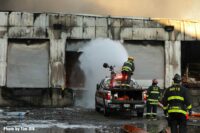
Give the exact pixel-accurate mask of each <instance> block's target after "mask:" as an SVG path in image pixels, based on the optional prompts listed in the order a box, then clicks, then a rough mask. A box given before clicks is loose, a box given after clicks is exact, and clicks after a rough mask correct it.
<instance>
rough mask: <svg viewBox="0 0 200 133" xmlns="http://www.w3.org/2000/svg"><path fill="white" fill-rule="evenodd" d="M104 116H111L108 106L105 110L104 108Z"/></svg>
mask: <svg viewBox="0 0 200 133" xmlns="http://www.w3.org/2000/svg"><path fill="white" fill-rule="evenodd" d="M103 115H104V116H109V115H110V112H109V110H108V109H107V108H106V106H104V108H103Z"/></svg>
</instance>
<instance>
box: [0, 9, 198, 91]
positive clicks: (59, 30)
mask: <svg viewBox="0 0 200 133" xmlns="http://www.w3.org/2000/svg"><path fill="white" fill-rule="evenodd" d="M168 25H170V26H173V27H174V30H173V31H168V32H167V31H166V30H165V26H168ZM99 37H101V38H110V39H114V40H154V41H156V40H159V41H164V42H165V87H168V86H169V85H170V84H171V82H172V80H171V79H172V77H173V75H174V74H175V73H177V72H178V73H180V72H181V70H180V69H181V68H180V55H181V49H180V47H181V46H180V44H181V41H186V40H187V41H194V40H200V22H199V21H196V20H190V21H189V20H170V19H153V18H152V19H151V18H134V17H133V18H131V17H129V18H123V17H110V16H108V17H105V16H89V15H74V14H58V13H48V14H47V13H28V12H0V86H5V85H6V84H5V83H6V66H7V61H6V59H7V46H8V41H9V39H47V40H50V63H49V87H53V88H56V87H63V86H64V80H65V75H64V73H65V72H64V63H65V62H64V61H65V56H64V54H65V52H64V51H65V45H66V40H67V39H94V38H99Z"/></svg>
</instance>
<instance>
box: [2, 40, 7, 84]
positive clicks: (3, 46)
mask: <svg viewBox="0 0 200 133" xmlns="http://www.w3.org/2000/svg"><path fill="white" fill-rule="evenodd" d="M7 47H8V39H2V38H0V86H5V83H6V66H7V63H6V58H7Z"/></svg>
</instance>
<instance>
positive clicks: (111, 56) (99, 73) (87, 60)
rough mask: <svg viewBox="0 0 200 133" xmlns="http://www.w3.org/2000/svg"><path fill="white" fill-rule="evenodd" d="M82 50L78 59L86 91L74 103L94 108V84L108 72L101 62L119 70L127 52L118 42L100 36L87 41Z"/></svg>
mask: <svg viewBox="0 0 200 133" xmlns="http://www.w3.org/2000/svg"><path fill="white" fill-rule="evenodd" d="M82 51H83V54H82V55H81V56H80V58H79V60H80V62H81V68H82V70H83V71H84V73H85V75H86V83H85V88H84V89H85V90H86V91H85V92H86V93H84V95H83V97H82V99H79V100H77V103H76V105H79V106H83V107H87V108H94V104H95V91H96V84H97V83H99V82H100V81H101V80H102V79H103V78H104V77H105V76H109V74H110V73H109V70H107V69H105V68H103V63H105V62H106V63H108V64H110V65H115V66H116V67H115V70H116V71H120V68H121V66H122V65H123V62H124V61H126V59H127V56H128V54H127V51H126V50H125V48H124V47H123V45H122V44H121V43H120V42H117V41H112V40H110V39H100V38H99V39H95V40H92V41H91V42H89V43H88V45H87V46H86V47H84V48H83V49H82Z"/></svg>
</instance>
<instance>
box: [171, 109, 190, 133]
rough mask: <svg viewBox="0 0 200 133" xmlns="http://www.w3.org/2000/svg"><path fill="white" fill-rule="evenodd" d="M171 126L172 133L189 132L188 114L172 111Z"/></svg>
mask: <svg viewBox="0 0 200 133" xmlns="http://www.w3.org/2000/svg"><path fill="white" fill-rule="evenodd" d="M169 126H170V128H171V133H187V120H186V116H185V115H183V114H181V113H170V114H169Z"/></svg>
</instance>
